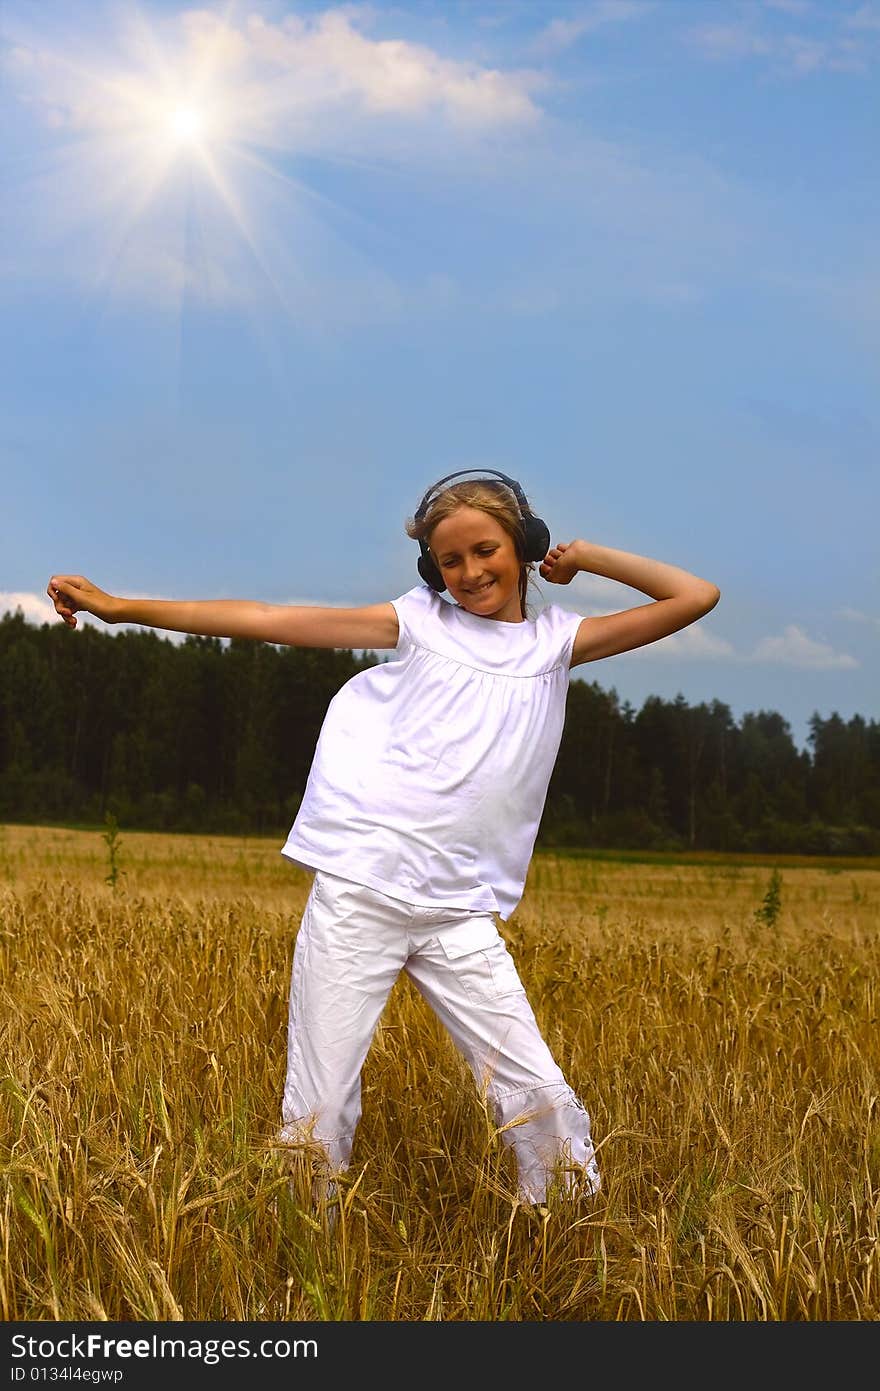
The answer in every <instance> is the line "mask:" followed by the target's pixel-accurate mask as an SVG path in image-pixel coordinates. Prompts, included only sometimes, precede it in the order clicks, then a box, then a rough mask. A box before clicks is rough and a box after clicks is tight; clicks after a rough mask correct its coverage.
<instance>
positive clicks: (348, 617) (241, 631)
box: [46, 575, 398, 650]
mask: <svg viewBox="0 0 880 1391" xmlns="http://www.w3.org/2000/svg"><path fill="white" fill-rule="evenodd" d="M46 593H47V594H48V595H49V598H50V599H51V600H52V602H53V604H54V605H55V612H56V613H57V614H60V616H61V617H62V618H63V619H64V622H65V623H66V624H67V626H68V628H75V627H76V615H77V613H91V614H94V615H95V617H96V618H102V619H103V620H104V622H105V623H137V624H143V625H144V626H145V627H147V628H164V629H167V630H168V631H170V632H174V633H193V634H195V635H198V636H201V637H217V638H255V639H256V640H257V641H259V642H275V643H281V644H283V645H286V646H288V647H340V648H346V647H364V648H369V649H371V650H372V649H376V648H382V647H396V646H397V639H398V625H397V613H396V612H395V609H394V605H393V604H371V605H368V606H367V607H365V608H349V609H346V608H319V607H317V606H316V607H314V608H312V607H311V606H309V605H300V604H262V603H259V602H257V601H256V600H251V599H181V600H178V599H120V598H119V597H118V596H117V595H115V594H108V593H106V591H105V590H103V589H99V588H98V586H97V585H95V584H92V582H91V580H87V579H85V577H84V576H83V575H53V576H52V578H51V579H50V581H49V584H48V586H47V588H46Z"/></svg>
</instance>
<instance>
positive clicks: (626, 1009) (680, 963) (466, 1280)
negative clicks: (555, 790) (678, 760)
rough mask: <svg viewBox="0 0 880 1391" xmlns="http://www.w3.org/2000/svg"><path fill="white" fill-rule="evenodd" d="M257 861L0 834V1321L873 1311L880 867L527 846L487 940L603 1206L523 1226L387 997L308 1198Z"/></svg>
mask: <svg viewBox="0 0 880 1391" xmlns="http://www.w3.org/2000/svg"><path fill="white" fill-rule="evenodd" d="M111 841H112V843H111ZM279 851H280V841H278V840H277V839H265V840H263V839H252V838H248V839H233V838H228V839H225V838H220V837H209V836H203V837H197V836H183V835H177V836H170V835H169V836H162V835H151V834H135V833H134V832H132V833H126V832H125V830H124V829H123V830H122V831H121V832H119V833H118V835H117V836H116V838H115V839H113V838H112V837H111V835H110V833H109V832H105V833H101V832H99V831H96V830H83V831H73V830H61V829H52V828H39V827H23V826H6V827H2V828H0V933H2V936H0V942H2V991H3V1009H2V1033H3V1038H2V1043H3V1046H2V1058H3V1064H2V1073H3V1077H2V1111H0V1116H2V1135H0V1165H2V1178H3V1184H2V1194H0V1244H2V1251H0V1315H2V1318H3V1319H4V1320H7V1321H19V1320H28V1321H29V1320H64V1321H67V1320H89V1321H91V1320H103V1319H110V1320H123V1321H130V1320H163V1321H165V1320H186V1321H191V1320H236V1321H242V1320H247V1321H261V1320H271V1321H279V1320H385V1321H392V1320H409V1321H416V1320H418V1321H422V1320H447V1321H462V1320H491V1321H502V1320H516V1321H532V1320H565V1321H618V1320H622V1321H626V1320H635V1321H638V1320H641V1321H648V1320H651V1321H654V1320H664V1321H665V1320H691V1321H707V1322H708V1321H741V1320H756V1321H828V1320H875V1319H877V1318H878V1317H880V1240H878V1233H880V1101H878V1095H880V1066H878V1064H880V1027H878V1016H880V1001H878V980H880V931H878V928H880V913H878V907H880V874H878V872H877V871H878V868H880V865H876V864H875V865H871V864H870V863H869V862H866V861H861V862H845V861H840V862H837V863H834V864H818V863H816V864H811V863H809V862H797V863H795V862H786V861H785V859H784V857H781V858H778V859H776V860H772V861H770V860H768V861H767V862H766V863H755V862H747V861H745V860H743V861H737V860H735V859H728V860H727V861H724V860H722V859H720V858H715V859H709V858H707V859H705V860H704V861H699V859H698V858H697V861H696V862H694V863H675V862H673V861H671V860H670V861H668V862H663V861H661V860H658V861H657V862H651V863H646V862H638V861H632V862H628V861H626V860H624V859H623V858H622V857H618V858H614V857H609V858H604V859H600V858H591V857H587V856H580V857H576V856H564V855H561V854H551V853H550V852H546V851H543V852H539V853H538V854H536V856H535V859H534V861H533V864H532V868H531V871H530V876H529V881H528V884H527V887H526V893H525V895H524V898H523V901H522V903H521V905H520V907H519V909H518V910H517V912H516V913H515V915H514V916H513V918H512V919H511V920H510V922H509V923H507V924H504V925H502V929H503V931H504V935H505V937H506V938H507V941H508V943H509V945H510V947H511V950H512V952H513V954H514V956H515V958H516V960H517V963H518V965H519V968H520V973H521V975H522V977H523V980H524V983H525V985H526V988H527V990H528V992H529V995H530V998H531V1001H532V1004H533V1006H534V1008H535V1011H536V1014H537V1016H538V1020H539V1023H540V1024H541V1027H542V1029H543V1030H544V1032H545V1035H546V1037H547V1038H548V1041H549V1042H550V1044H551V1047H552V1049H553V1051H554V1053H555V1055H556V1057H557V1060H558V1061H559V1063H560V1065H561V1066H562V1068H563V1070H564V1072H565V1073H566V1076H567V1078H568V1080H569V1081H570V1082H571V1083H572V1085H573V1086H574V1087H575V1089H576V1091H577V1092H578V1093H579V1095H580V1096H581V1097H582V1099H583V1100H584V1102H585V1104H586V1105H587V1107H588V1109H589V1111H590V1114H591V1117H592V1123H593V1134H594V1139H595V1141H596V1143H597V1147H598V1151H599V1162H600V1167H601V1169H602V1174H603V1188H602V1191H601V1193H600V1194H599V1195H598V1197H597V1198H595V1199H594V1200H592V1202H587V1203H584V1202H568V1201H565V1200H557V1201H554V1202H552V1203H550V1204H549V1205H548V1206H547V1207H545V1208H541V1209H538V1210H534V1211H532V1210H525V1209H523V1208H522V1207H520V1206H518V1205H517V1204H516V1202H515V1200H514V1181H513V1171H512V1166H511V1161H510V1156H509V1155H508V1153H507V1151H506V1150H505V1149H504V1147H503V1145H502V1144H501V1143H500V1141H499V1137H498V1135H497V1134H496V1133H495V1131H494V1128H493V1125H492V1121H491V1117H490V1116H489V1115H488V1114H487V1112H486V1109H485V1107H484V1105H483V1104H482V1101H481V1098H480V1096H479V1095H478V1094H477V1092H476V1090H475V1088H474V1086H473V1085H472V1083H471V1079H470V1074H469V1073H468V1071H467V1069H466V1067H465V1065H464V1064H463V1062H462V1060H461V1059H460V1058H459V1057H458V1055H457V1054H456V1053H455V1051H454V1050H453V1049H452V1047H451V1045H450V1044H449V1042H448V1040H447V1038H446V1036H445V1035H444V1033H443V1031H442V1029H441V1028H440V1026H439V1025H438V1024H437V1022H436V1020H435V1019H434V1017H433V1015H432V1014H431V1013H430V1011H429V1010H427V1008H426V1007H425V1006H424V1004H423V1002H422V1001H421V999H420V998H419V996H418V995H417V994H416V993H415V992H414V991H413V990H412V988H411V987H410V986H409V984H408V982H406V981H405V980H401V981H400V982H399V983H398V986H397V987H396V988H395V990H394V992H393V994H392V997H391V1000H390V1002H389V1005H388V1008H387V1010H386V1013H385V1015H384V1017H383V1020H382V1023H381V1024H380V1028H379V1031H378V1033H377V1035H376V1039H375V1042H374V1045H373V1049H372V1051H371V1053H370V1056H369V1058H368V1060H367V1065H366V1068H365V1072H364V1098H363V1099H364V1116H363V1120H362V1122H361V1126H360V1129H359V1131H358V1134H357V1137H356V1142H355V1150H354V1156H353V1163H352V1168H351V1171H350V1173H349V1174H348V1175H347V1176H346V1178H345V1180H344V1181H343V1182H342V1184H341V1186H340V1189H339V1192H338V1195H337V1197H336V1199H335V1200H334V1202H333V1203H332V1205H331V1207H327V1206H324V1205H319V1206H318V1208H317V1209H315V1208H313V1207H312V1205H311V1204H310V1202H309V1200H308V1175H306V1174H302V1175H297V1174H294V1175H293V1176H292V1177H291V1172H290V1169H289V1162H288V1161H286V1160H285V1156H284V1154H283V1152H281V1151H279V1150H278V1149H277V1148H276V1147H275V1146H274V1145H273V1137H274V1134H275V1131H276V1129H277V1125H278V1115H279V1105H280V1094H281V1086H282V1080H283V1069H284V1049H285V1029H286V1009H287V988H288V979H289V970H290V961H291V956H292V949H293V940H294V936H295V931H296V925H297V923H298V921H299V914H300V912H301V910H302V907H303V905H304V903H305V899H306V895H307V892H308V887H309V881H308V877H307V876H306V875H305V874H304V873H302V872H300V871H298V870H297V869H295V868H293V867H292V866H291V865H289V864H288V863H287V862H286V861H285V860H283V858H282V856H281V855H280V853H279ZM774 869H776V871H777V877H776V883H775V888H774V887H773V884H772V880H771V876H772V871H773V870H774ZM331 1208H332V1210H331ZM334 1215H335V1221H333V1222H331V1221H330V1218H331V1216H334Z"/></svg>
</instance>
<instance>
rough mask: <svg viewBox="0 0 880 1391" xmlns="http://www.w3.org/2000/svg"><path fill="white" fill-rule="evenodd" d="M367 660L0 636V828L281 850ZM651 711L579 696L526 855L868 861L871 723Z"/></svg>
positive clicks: (56, 633) (675, 706)
mask: <svg viewBox="0 0 880 1391" xmlns="http://www.w3.org/2000/svg"><path fill="white" fill-rule="evenodd" d="M378 660H380V658H379V657H377V656H376V655H375V654H369V653H367V654H364V655H363V656H358V655H356V654H355V653H353V652H347V651H329V650H323V649H311V648H309V649H306V648H289V647H275V646H273V645H271V644H266V643H256V642H252V641H249V640H241V641H231V642H228V643H227V642H222V641H221V640H220V639H217V638H197V637H187V638H185V639H184V640H183V641H182V642H179V643H176V642H172V641H171V640H170V639H169V638H167V637H161V636H159V635H158V634H157V633H155V632H152V631H149V630H145V631H139V630H122V631H120V632H118V633H105V632H102V631H100V630H99V629H96V628H92V627H84V628H82V629H81V630H80V631H79V632H77V633H76V635H75V636H74V635H72V634H71V633H70V632H69V631H68V630H67V629H66V628H64V627H63V626H62V625H61V624H58V625H54V624H48V623H46V624H42V625H39V626H37V625H35V624H31V623H28V622H27V621H26V620H25V618H24V616H23V614H22V613H21V612H20V611H17V612H16V613H14V614H11V613H7V614H6V615H5V616H4V617H3V618H2V619H0V819H2V820H5V821H22V822H32V823H33V822H50V823H54V824H93V825H94V824H100V823H101V822H103V821H104V819H105V817H106V816H107V815H108V813H110V814H112V815H113V816H114V817H115V818H116V821H117V822H118V824H119V825H121V826H126V827H131V828H140V829H145V830H146V829H149V830H169V831H194V832H200V831H203V832H212V833H223V832H229V833H238V834H243V833H252V834H276V833H277V834H281V833H284V832H286V831H287V829H288V827H289V825H290V823H291V822H292V820H293V818H294V816H295V814H296V810H297V808H298V806H299V802H300V798H301V796H302V793H303V791H304V788H305V783H306V778H307V776H308V771H309V766H310V764H311V759H312V754H313V752H314V747H315V743H316V740H317V737H318V732H319V730H320V727H321V722H322V720H323V717H324V713H325V711H326V709H327V706H328V704H329V702H330V700H331V699H332V697H333V695H334V694H335V692H336V691H337V690H338V689H339V687H340V686H341V685H342V684H343V683H344V682H345V681H347V680H348V679H349V677H351V676H353V675H354V674H355V673H356V672H358V671H361V670H364V669H366V668H367V667H369V666H372V665H374V664H375V663H376V662H377V661H378ZM808 743H809V748H808V749H807V750H803V751H799V750H798V749H797V748H796V746H795V743H794V741H793V739H792V735H791V730H790V727H789V725H788V723H787V721H786V720H785V719H783V717H782V716H781V715H780V714H778V713H777V712H775V711H772V710H770V711H768V710H760V711H756V712H751V713H748V714H746V715H744V716H743V717H742V719H741V720H740V721H739V722H737V721H736V720H735V719H734V717H733V715H732V713H731V710H730V708H729V706H727V705H725V704H724V703H723V702H721V701H718V700H713V701H711V702H709V703H705V702H704V703H701V704H699V705H690V704H689V703H688V702H687V701H686V700H685V699H684V697H683V696H681V695H679V696H678V697H677V698H676V699H675V700H663V699H660V698H659V697H657V696H650V697H648V699H646V700H645V701H644V703H643V704H642V706H641V708H640V709H639V710H636V709H635V708H634V707H633V706H632V705H630V704H629V703H621V702H620V700H619V698H618V695H617V693H616V691H614V690H610V691H609V690H606V689H603V688H602V687H600V686H599V685H598V683H596V682H589V681H587V680H584V679H582V678H580V677H577V678H576V679H575V680H573V681H572V683H571V687H570V690H569V697H568V706H567V712H566V720H565V728H564V732H563V736H562V743H561V746H560V751H559V757H558V759H557V763H556V768H555V770H554V773H553V777H552V779H551V783H550V790H549V794H548V798H547V805H546V808H545V812H544V816H543V820H542V823H541V829H540V833H539V844H541V843H543V844H545V845H565V846H572V847H575V846H582V847H585V848H589V847H594V848H595V847H607V848H628V849H636V848H646V849H668V850H687V849H712V850H752V851H765V852H771V853H780V852H797V853H806V854H811V853H812V854H819V853H821V854H829V853H831V854H834V853H840V854H875V853H880V723H878V722H877V721H875V720H866V719H864V718H863V717H862V716H861V715H855V716H854V717H853V718H852V719H850V720H848V721H847V720H843V719H842V718H841V717H840V716H839V715H838V714H836V713H835V714H832V715H831V716H829V717H828V718H827V719H823V718H822V717H821V716H820V715H819V714H814V715H813V717H812V719H811V721H810V733H809V739H808Z"/></svg>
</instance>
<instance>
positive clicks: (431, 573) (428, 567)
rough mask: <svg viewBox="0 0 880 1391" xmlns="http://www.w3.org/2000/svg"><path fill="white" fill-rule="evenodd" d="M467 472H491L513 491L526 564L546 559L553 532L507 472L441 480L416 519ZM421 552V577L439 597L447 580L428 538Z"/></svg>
mask: <svg viewBox="0 0 880 1391" xmlns="http://www.w3.org/2000/svg"><path fill="white" fill-rule="evenodd" d="M466 473H479V474H487V473H491V474H493V475H494V477H495V478H497V479H499V480H500V482H502V483H504V484H505V485H506V486H507V487H508V488H510V490H511V492H512V493H513V495H514V497H515V498H516V503H517V506H518V507H519V514H520V518H521V519H522V524H523V549H524V559H525V560H526V561H531V560H543V559H544V556H545V555H546V554H547V552H548V551H549V549H550V532H549V529H548V527H547V523H546V522H542V521H541V518H540V517H536V516H535V514H534V512H533V511H532V509H531V508H530V507H529V504H528V502H527V501H526V495H525V493H524V492H523V490H522V488H521V486H520V484H519V483H517V481H516V479H515V478H509V477H508V476H507V474H506V473H499V472H498V470H497V469H494V468H465V469H458V470H457V472H455V473H447V475H446V477H445V478H441V479H439V481H438V482H436V483H435V484H434V485H433V486H432V487H430V488H429V489H428V491H427V492H426V493H425V496H424V497H423V498H422V500H421V502H420V503H419V505H418V507H417V508H416V512H415V518H414V520H415V521H421V520H422V518H423V517H424V516H425V515H426V513H427V511H428V506H429V504H430V501H431V499H432V498H433V497H434V494H435V493H436V492H437V490H438V489H440V488H442V487H443V484H444V483H448V482H449V480H450V478H461V477H462V476H463V475H464V474H466ZM484 481H485V482H486V483H491V482H492V479H491V478H486V479H484ZM419 550H420V552H421V554H420V556H419V561H418V571H419V574H420V575H421V577H422V579H423V580H424V581H425V584H427V585H430V587H431V589H434V590H436V591H437V593H438V594H439V593H442V591H443V590H444V589H445V588H446V581H445V580H444V578H443V576H442V575H441V573H440V571H439V569H438V567H437V566H436V565H435V563H434V560H433V557H432V556H431V550H430V547H429V546H428V543H427V541H425V539H424V537H421V538H420V539H419Z"/></svg>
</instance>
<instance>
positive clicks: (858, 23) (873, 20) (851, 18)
mask: <svg viewBox="0 0 880 1391" xmlns="http://www.w3.org/2000/svg"><path fill="white" fill-rule="evenodd" d="M844 23H845V25H846V26H847V28H848V29H867V30H878V31H880V5H860V6H859V8H858V9H857V10H856V11H855V12H854V13H853V14H849V15H847V16H846V17H845V19H844Z"/></svg>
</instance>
